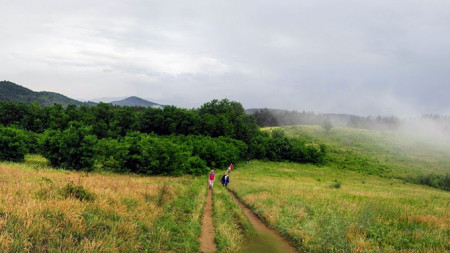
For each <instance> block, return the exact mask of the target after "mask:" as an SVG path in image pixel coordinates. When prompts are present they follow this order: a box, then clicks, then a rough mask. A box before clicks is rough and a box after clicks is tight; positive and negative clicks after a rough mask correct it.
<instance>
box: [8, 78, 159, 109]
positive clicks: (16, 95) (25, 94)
mask: <svg viewBox="0 0 450 253" xmlns="http://www.w3.org/2000/svg"><path fill="white" fill-rule="evenodd" d="M0 101H11V102H16V103H20V102H21V103H26V104H31V103H38V104H39V105H41V106H49V105H53V104H60V105H62V106H64V107H66V106H67V105H70V104H73V105H83V104H84V105H89V106H91V105H95V104H97V103H95V102H91V101H89V102H81V101H78V100H75V99H72V98H69V97H66V96H64V95H62V94H59V93H56V92H49V91H40V92H37V91H32V90H30V89H28V88H25V87H23V86H21V85H18V84H16V83H13V82H10V81H0ZM110 104H112V105H117V106H142V107H154V108H163V107H164V105H160V104H157V103H153V102H150V101H148V100H145V99H142V98H139V97H135V96H132V97H128V98H125V99H122V100H118V101H114V102H111V103H110Z"/></svg>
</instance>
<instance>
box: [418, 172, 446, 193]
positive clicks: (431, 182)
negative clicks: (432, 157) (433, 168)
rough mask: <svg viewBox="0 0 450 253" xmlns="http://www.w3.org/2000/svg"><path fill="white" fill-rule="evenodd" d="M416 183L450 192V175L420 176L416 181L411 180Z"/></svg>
mask: <svg viewBox="0 0 450 253" xmlns="http://www.w3.org/2000/svg"><path fill="white" fill-rule="evenodd" d="M410 181H413V182H414V183H419V184H423V185H428V186H431V187H434V188H439V189H443V190H446V191H450V174H446V175H438V174H433V173H431V174H428V175H421V176H418V177H417V179H415V180H410Z"/></svg>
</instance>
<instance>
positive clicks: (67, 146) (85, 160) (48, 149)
mask: <svg viewBox="0 0 450 253" xmlns="http://www.w3.org/2000/svg"><path fill="white" fill-rule="evenodd" d="M91 130H92V128H90V127H86V126H84V125H83V124H81V123H79V122H72V123H71V124H70V126H69V128H67V129H66V130H64V131H62V132H61V131H59V130H47V131H45V133H44V135H43V136H42V138H41V140H40V147H41V152H42V155H43V156H44V157H46V158H47V159H48V160H49V161H50V164H51V165H52V166H55V167H61V168H64V169H69V170H86V171H90V170H92V169H93V166H94V163H95V155H96V153H95V147H96V144H97V137H96V136H95V135H92V134H91V133H92V132H91Z"/></svg>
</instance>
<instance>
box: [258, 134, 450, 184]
mask: <svg viewBox="0 0 450 253" xmlns="http://www.w3.org/2000/svg"><path fill="white" fill-rule="evenodd" d="M272 129H276V130H277V131H280V130H282V131H284V133H285V134H286V136H289V137H294V138H301V139H304V140H305V141H306V142H307V143H314V142H316V143H324V144H326V147H327V157H326V162H325V163H326V164H327V165H328V166H330V167H334V168H339V169H345V170H352V171H358V172H361V173H364V174H371V175H379V176H382V177H395V178H399V179H402V180H405V181H408V182H411V183H417V184H425V185H428V186H431V187H436V188H439V189H443V190H447V191H449V190H450V145H449V144H448V143H445V141H442V140H439V139H431V137H429V136H419V135H413V134H407V133H401V132H381V131H371V130H362V129H352V128H342V127H335V128H333V129H331V130H330V131H329V132H326V131H325V130H324V129H322V127H320V126H287V127H281V128H265V130H266V131H271V130H272Z"/></svg>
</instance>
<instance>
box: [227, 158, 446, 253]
mask: <svg viewBox="0 0 450 253" xmlns="http://www.w3.org/2000/svg"><path fill="white" fill-rule="evenodd" d="M231 179H232V180H233V181H232V182H233V183H232V184H230V188H231V189H232V190H233V191H234V192H236V194H237V195H238V196H239V197H240V198H241V199H242V200H243V201H244V202H245V203H246V204H247V205H249V206H250V207H251V208H252V209H253V210H254V211H255V212H256V213H257V214H258V215H259V216H260V217H261V218H263V219H264V220H265V221H266V222H267V223H268V224H270V226H272V227H274V228H276V229H277V230H278V231H280V232H281V233H282V234H284V235H285V236H287V237H288V238H289V239H290V240H291V241H292V242H293V243H294V245H295V246H296V247H298V249H299V250H300V251H307V252H316V251H328V252H330V251H331V252H333V251H335V252H341V251H352V252H366V251H368V252H379V251H380V250H381V251H382V252H397V251H400V250H407V252H412V251H413V250H414V251H421V252H447V251H450V240H449V237H450V193H449V192H445V191H442V190H437V189H433V188H430V187H427V186H419V185H414V184H408V183H404V182H403V181H400V180H397V179H389V178H382V177H378V176H372V175H364V174H361V173H357V172H352V171H345V170H341V169H334V168H330V167H317V166H313V165H301V164H294V163H274V162H258V161H252V162H250V163H249V164H241V165H240V166H239V169H237V170H236V171H233V174H232V175H231ZM408 250H409V251H408Z"/></svg>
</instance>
